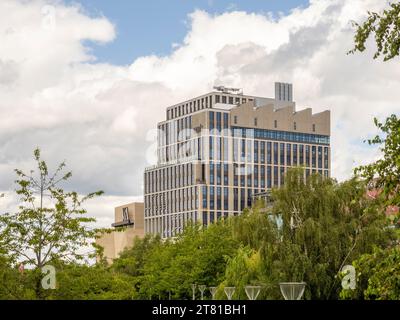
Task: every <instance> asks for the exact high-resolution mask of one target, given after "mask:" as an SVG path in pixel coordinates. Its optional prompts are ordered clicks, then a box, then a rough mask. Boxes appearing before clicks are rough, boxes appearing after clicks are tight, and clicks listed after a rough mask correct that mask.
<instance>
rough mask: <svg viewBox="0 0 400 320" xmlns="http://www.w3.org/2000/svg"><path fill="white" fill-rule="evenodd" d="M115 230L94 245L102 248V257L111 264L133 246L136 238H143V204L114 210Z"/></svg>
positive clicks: (131, 204) (124, 206)
mask: <svg viewBox="0 0 400 320" xmlns="http://www.w3.org/2000/svg"><path fill="white" fill-rule="evenodd" d="M114 216H115V223H113V224H112V226H113V227H114V228H115V229H116V230H115V231H113V232H112V233H109V234H104V235H103V236H102V237H101V238H99V239H97V240H96V243H97V244H98V245H100V246H102V247H103V248H104V256H105V257H106V259H107V261H108V262H109V263H111V262H112V261H113V260H114V259H115V258H117V257H118V256H119V254H120V253H121V252H122V251H123V250H124V249H125V248H129V247H131V246H132V245H133V243H134V240H135V238H136V237H139V238H143V237H144V204H143V203H138V202H134V203H129V204H126V205H123V206H119V207H116V208H115V212H114Z"/></svg>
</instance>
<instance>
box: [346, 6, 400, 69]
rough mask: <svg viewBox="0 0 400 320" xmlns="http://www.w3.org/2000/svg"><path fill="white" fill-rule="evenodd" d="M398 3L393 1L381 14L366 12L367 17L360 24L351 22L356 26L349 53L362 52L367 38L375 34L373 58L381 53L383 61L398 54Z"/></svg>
mask: <svg viewBox="0 0 400 320" xmlns="http://www.w3.org/2000/svg"><path fill="white" fill-rule="evenodd" d="M399 17H400V3H399V2H393V3H391V4H390V7H389V8H388V9H386V10H384V11H383V12H382V13H381V14H379V13H376V12H368V18H367V20H366V21H364V22H363V23H362V24H358V23H357V22H353V25H354V26H355V27H356V28H357V30H356V33H355V36H354V43H355V45H354V48H353V49H352V50H350V51H349V53H355V52H357V51H359V52H363V51H365V49H366V46H365V44H366V42H367V40H368V38H369V37H370V36H372V35H375V43H376V47H377V49H376V52H375V54H374V59H376V58H378V57H379V56H381V55H383V57H384V58H383V59H384V61H387V60H390V59H392V58H394V57H396V56H398V55H399V50H400V18H399Z"/></svg>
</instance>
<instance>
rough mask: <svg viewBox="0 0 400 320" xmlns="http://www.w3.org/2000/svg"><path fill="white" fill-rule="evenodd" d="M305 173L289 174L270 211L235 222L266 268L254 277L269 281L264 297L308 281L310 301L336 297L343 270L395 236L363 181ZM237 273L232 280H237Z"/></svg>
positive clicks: (250, 213) (230, 275) (257, 211)
mask: <svg viewBox="0 0 400 320" xmlns="http://www.w3.org/2000/svg"><path fill="white" fill-rule="evenodd" d="M303 174H304V173H303V170H302V169H294V170H290V171H289V172H288V174H287V177H286V179H285V186H284V187H282V188H280V189H276V190H274V191H273V200H274V205H273V208H272V209H271V210H270V212H267V213H266V212H261V211H262V210H260V208H257V207H255V208H253V209H252V210H250V211H248V212H247V213H244V214H243V215H242V216H239V217H237V218H236V219H235V220H236V221H235V222H234V223H233V225H234V234H235V236H236V237H237V239H239V240H240V241H241V243H242V244H243V245H245V246H249V247H250V248H251V249H253V250H254V252H259V253H260V257H261V264H262V268H261V269H262V270H263V272H262V274H259V273H256V277H255V278H253V281H256V282H258V283H260V282H262V283H264V286H265V290H264V292H263V295H261V296H260V298H267V299H279V298H281V295H280V292H279V287H278V283H279V282H288V281H305V282H306V283H307V287H306V291H305V298H306V299H336V298H338V297H339V293H340V283H339V282H338V281H337V280H338V279H337V274H338V272H339V271H340V270H341V268H342V267H343V266H344V265H345V264H346V263H350V262H351V261H352V260H353V259H355V258H357V257H359V256H360V255H361V254H363V253H369V252H372V248H373V246H375V245H377V246H382V247H384V246H386V245H387V244H388V243H389V242H390V239H392V238H393V237H394V236H393V231H392V230H390V229H387V228H385V226H386V225H387V220H386V217H385V215H384V212H383V210H382V205H381V204H380V203H379V201H378V200H372V199H368V198H367V197H365V184H364V183H363V182H361V181H358V180H356V179H352V180H350V181H347V182H344V183H340V184H339V183H337V182H336V181H335V180H333V179H325V178H322V177H321V176H319V175H313V176H311V177H310V178H309V179H307V181H304V179H303ZM250 230H252V232H251V234H249V231H250ZM260 230H262V232H261V231H260ZM241 261H242V262H241V263H242V265H244V264H243V261H244V260H243V256H242V260H241ZM236 271H237V270H236ZM233 274H234V273H227V279H226V282H227V283H229V282H234V283H238V281H237V280H236V279H235V277H234V276H233ZM246 281H247V282H249V281H251V280H250V279H248V280H246Z"/></svg>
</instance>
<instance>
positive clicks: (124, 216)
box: [122, 207, 129, 222]
mask: <svg viewBox="0 0 400 320" xmlns="http://www.w3.org/2000/svg"><path fill="white" fill-rule="evenodd" d="M122 221H124V222H127V221H129V212H128V208H127V207H126V208H122Z"/></svg>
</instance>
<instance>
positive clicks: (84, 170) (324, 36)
mask: <svg viewBox="0 0 400 320" xmlns="http://www.w3.org/2000/svg"><path fill="white" fill-rule="evenodd" d="M385 2H386V1H381V0H318V1H315V0H314V1H310V5H309V6H308V7H306V8H297V9H294V10H292V11H291V12H290V13H289V14H288V15H286V16H284V15H280V16H279V17H274V15H272V14H271V13H266V14H265V13H246V12H241V11H235V8H231V10H230V11H229V12H226V13H223V14H220V15H211V14H209V13H207V12H205V11H199V10H197V11H194V12H193V13H191V14H190V16H189V24H190V28H189V30H188V33H187V35H186V36H185V38H184V39H183V41H182V43H180V44H178V45H175V46H174V50H173V52H172V53H171V54H170V55H168V56H156V55H152V56H144V57H139V58H137V59H136V60H135V61H134V62H133V63H132V64H131V65H129V66H118V65H112V64H105V63H97V62H96V57H95V56H94V54H93V53H92V52H91V51H90V48H89V46H88V43H90V42H98V43H107V42H110V41H112V40H113V39H114V38H115V37H116V32H115V26H114V25H113V24H112V23H111V22H110V21H109V20H108V19H107V17H93V16H89V15H88V14H87V13H85V11H84V10H83V9H82V8H81V7H80V6H79V5H76V4H75V5H66V4H64V3H63V2H62V1H56V0H54V1H48V0H34V1H23V0H2V1H1V2H0V43H1V44H2V45H1V46H0V114H1V117H0V190H4V191H10V190H12V189H13V188H14V186H13V180H14V175H13V171H12V170H13V169H14V168H21V169H25V170H29V169H30V168H31V167H32V165H33V162H32V150H33V149H34V148H35V147H36V146H40V147H41V148H42V150H43V156H44V158H46V159H49V162H50V164H51V165H53V166H55V165H56V164H57V163H58V162H60V161H62V160H64V159H65V160H66V161H67V164H68V166H69V169H71V170H72V171H73V174H74V176H73V179H72V180H71V183H70V184H68V188H71V189H75V190H76V191H78V192H80V193H87V192H90V191H94V190H98V189H102V190H104V191H105V192H106V195H107V196H106V197H103V198H101V199H97V200H96V203H93V204H92V205H91V206H90V208H89V211H90V212H91V213H93V214H94V215H96V216H97V217H98V218H99V219H100V220H101V221H100V223H101V224H102V225H107V224H108V223H110V222H111V220H112V218H113V210H112V208H113V206H115V205H119V204H121V203H124V202H129V201H133V200H135V199H136V200H140V199H141V197H142V194H143V181H142V180H143V170H144V168H145V166H147V165H149V164H150V162H151V161H152V160H154V159H153V157H152V156H151V155H152V154H153V149H152V148H154V134H153V133H154V132H153V131H149V130H152V129H154V128H155V126H156V123H157V122H158V121H162V120H163V119H164V116H165V109H166V107H167V106H169V105H172V104H175V103H177V102H179V101H181V100H184V99H188V98H190V97H192V96H195V95H200V94H204V93H205V92H207V91H209V90H211V89H212V86H213V85H215V84H223V85H226V86H235V87H242V88H244V91H245V93H247V94H254V95H261V96H273V90H274V87H273V83H274V82H275V81H287V82H292V83H293V84H294V94H295V100H296V102H297V106H298V108H299V109H302V108H303V107H312V108H313V110H314V112H319V111H322V110H325V109H331V111H332V150H333V171H332V173H333V176H335V177H337V178H339V179H345V178H347V177H349V176H350V175H351V169H352V167H354V166H355V165H357V164H360V163H365V162H368V161H371V160H372V159H374V158H376V157H377V155H378V154H377V152H376V150H374V149H371V148H369V147H367V146H365V145H363V144H362V140H363V139H365V138H366V137H368V136H371V135H373V134H374V133H375V129H374V127H373V124H372V117H373V116H378V117H380V118H383V117H385V116H387V115H389V114H390V113H399V111H400V107H399V106H398V105H396V102H397V101H399V100H400V99H399V98H400V92H399V91H398V88H399V85H400V83H399V82H400V78H399V77H398V74H399V72H400V65H399V63H398V61H395V60H394V61H391V62H386V63H383V62H381V61H374V60H372V52H368V53H366V54H362V55H346V52H347V51H348V50H349V49H350V48H351V47H352V41H353V33H354V30H353V29H352V27H351V25H350V20H360V19H362V18H364V17H365V15H366V12H367V10H380V9H382V8H383V7H384V5H385ZM210 3H212V2H210ZM7 197H8V199H9V200H7V201H8V202H7V205H6V206H7V208H10V207H12V205H13V204H15V203H16V199H14V198H12V196H11V195H10V193H7ZM4 201H5V200H4V199H3V200H2V204H3V206H5V204H4V203H5V202H4ZM0 208H1V207H0Z"/></svg>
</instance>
